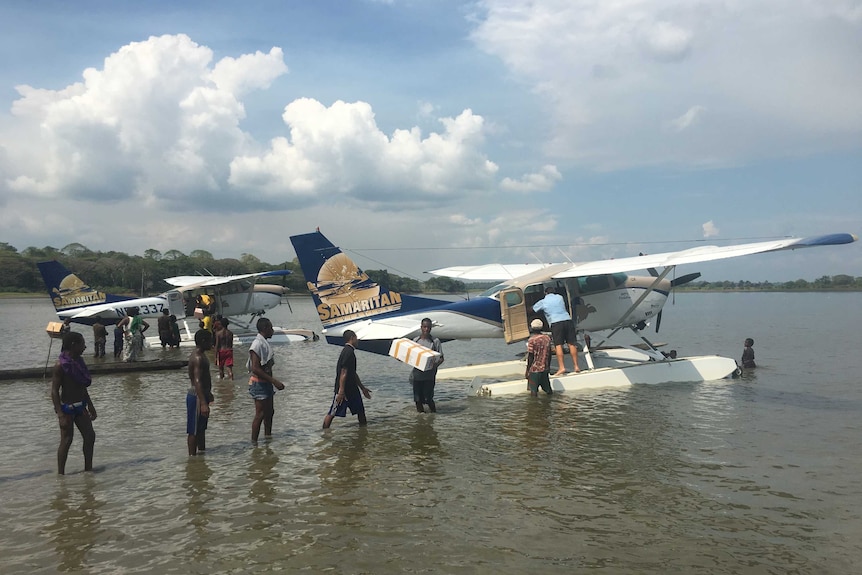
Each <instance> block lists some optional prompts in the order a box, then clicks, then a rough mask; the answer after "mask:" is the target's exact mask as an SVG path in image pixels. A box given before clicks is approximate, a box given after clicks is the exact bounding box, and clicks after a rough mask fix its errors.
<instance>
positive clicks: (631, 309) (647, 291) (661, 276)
mask: <svg viewBox="0 0 862 575" xmlns="http://www.w3.org/2000/svg"><path fill="white" fill-rule="evenodd" d="M674 269H676V266H668V267H666V268H664V271H663V272H661V273H660V274H658V275H657V276H656V277H655V279H654V280H653V282H652V283H651V284H650V286H649V287H648V288H647V289H645V290H644V292H643V293H642V294H641V295H640V297H639V298H638V299H637V300H635V302H634V303H633V304H632V305H631V307H629V309H628V310H627V311H626V313H624V314H623V315H622V317H621V318H620V320H619V323H620V324H622V323H623V322H625V320H626V318H627V317H629V316H630V315H631V314H632V312H634V311H635V309H637V307H638V306H639V305H640V304H641V302H642V301H643V300H645V299H646V297H647V296H648V295H649V294H651V293H652V292H654V291H655V288H656V287H657V286H658V284H659V282H660V281H661V280H663V279H664V278H665V276H667V274H669V273H670V272H671V271H672V270H674ZM617 329H619V328H617ZM615 331H616V330H615Z"/></svg>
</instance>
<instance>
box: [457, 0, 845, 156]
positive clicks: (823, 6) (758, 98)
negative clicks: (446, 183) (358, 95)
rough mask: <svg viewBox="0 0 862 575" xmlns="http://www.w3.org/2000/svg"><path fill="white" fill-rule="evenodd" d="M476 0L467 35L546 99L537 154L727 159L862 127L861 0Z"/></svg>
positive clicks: (784, 151) (816, 145)
mask: <svg viewBox="0 0 862 575" xmlns="http://www.w3.org/2000/svg"><path fill="white" fill-rule="evenodd" d="M480 5H481V7H482V8H483V12H482V13H481V17H480V18H478V19H477V22H478V23H477V25H476V27H475V29H474V31H473V34H472V38H473V40H474V42H475V43H476V44H477V45H478V46H479V47H480V48H481V49H483V50H484V51H486V52H487V53H489V54H492V55H494V56H496V57H498V58H499V59H500V60H501V61H502V62H503V63H504V64H505V65H506V66H507V67H508V68H509V70H510V71H511V72H512V74H513V76H514V77H516V78H518V79H520V80H521V81H522V82H523V83H524V84H526V85H528V86H530V87H532V89H533V91H534V92H535V94H537V95H538V96H539V97H541V98H542V99H543V100H544V101H545V102H546V104H547V115H548V125H549V126H551V128H550V129H549V130H550V133H549V134H548V135H547V139H546V142H547V143H546V146H545V151H546V153H547V154H548V155H549V156H551V157H552V158H554V160H555V163H556V164H557V165H558V166H562V167H563V168H565V167H567V166H568V165H572V164H578V165H587V166H590V167H593V168H597V169H602V170H613V169H622V168H629V167H633V166H643V165H658V164H677V165H683V166H685V165H694V166H702V165H728V164H736V163H740V162H747V161H751V160H752V159H760V158H764V157H776V156H788V155H790V156H794V155H798V154H799V153H806V154H810V153H812V152H813V153H828V152H829V151H833V150H836V149H845V148H847V147H849V146H854V145H857V144H858V142H859V140H860V138H862V75H860V74H859V73H858V72H859V70H860V69H862V51H860V50H859V43H858V38H859V35H860V32H862V30H860V26H862V8H860V7H859V3H858V2H855V1H851V0H827V1H825V2H809V1H807V0H794V1H790V2H787V1H784V0H765V1H762V2H712V1H711V0H620V1H617V2H606V1H603V0H575V1H573V0H535V1H533V2H511V1H510V0H482V2H481V3H480ZM692 101H696V102H698V105H699V106H700V108H698V109H693V108H692V104H691V102H692ZM707 109H708V110H709V113H710V119H711V120H712V121H710V122H709V123H706V122H701V123H700V124H698V130H691V129H686V128H690V127H691V126H692V125H694V124H695V123H696V120H699V119H701V118H702V116H703V111H704V110H707ZM680 110H690V112H691V113H690V114H687V115H683V116H682V117H679V114H680ZM656 118H677V120H678V121H676V122H675V123H673V124H671V126H676V130H674V129H673V127H671V129H663V128H667V127H668V124H667V123H666V124H664V126H662V125H657V124H656V121H655V119H656ZM680 129H682V130H683V131H684V132H685V134H686V137H685V138H679V137H677V134H678V133H679V130H680Z"/></svg>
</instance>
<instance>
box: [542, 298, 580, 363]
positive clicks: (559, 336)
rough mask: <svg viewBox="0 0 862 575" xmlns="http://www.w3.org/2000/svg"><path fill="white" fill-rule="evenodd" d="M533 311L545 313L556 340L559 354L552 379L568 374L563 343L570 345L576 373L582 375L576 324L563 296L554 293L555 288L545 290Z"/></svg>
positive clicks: (556, 349)
mask: <svg viewBox="0 0 862 575" xmlns="http://www.w3.org/2000/svg"><path fill="white" fill-rule="evenodd" d="M533 311H535V312H543V313H544V314H545V318H546V319H547V320H548V325H549V326H551V336H552V337H553V340H554V349H555V351H556V353H557V373H555V374H554V375H553V376H552V377H557V376H560V375H563V374H565V373H566V364H565V362H564V359H563V342H564V341H565V342H566V343H567V344H569V354H570V355H571V356H572V362H573V363H574V366H575V373H580V371H581V368H580V367H578V346H577V344H576V343H575V337H576V333H575V322H573V321H572V316H570V315H569V312H568V311H566V302H565V301H563V296H561V295H560V294H558V293H555V292H554V288H552V287H547V288H545V297H544V299H541V300H539V301H537V302H536V304H535V305H534V306H533Z"/></svg>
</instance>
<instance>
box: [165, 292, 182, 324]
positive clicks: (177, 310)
mask: <svg viewBox="0 0 862 575" xmlns="http://www.w3.org/2000/svg"><path fill="white" fill-rule="evenodd" d="M165 295H167V296H168V311H169V312H170V314H171V315H175V316H177V319H182V318H184V317H186V306H185V304H184V303H183V294H181V293H180V292H178V291H176V290H173V291H169V292H168V293H167V294H165Z"/></svg>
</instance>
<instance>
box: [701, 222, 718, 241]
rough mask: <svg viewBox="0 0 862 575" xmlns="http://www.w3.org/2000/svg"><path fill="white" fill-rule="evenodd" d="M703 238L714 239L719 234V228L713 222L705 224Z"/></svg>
mask: <svg viewBox="0 0 862 575" xmlns="http://www.w3.org/2000/svg"><path fill="white" fill-rule="evenodd" d="M702 227H703V237H705V238H714V237H715V236H717V235H718V234H719V230H718V226H716V225H715V223H714V222H713V221H712V220H709V221H708V222H706V223H705V224H703V226H702Z"/></svg>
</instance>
